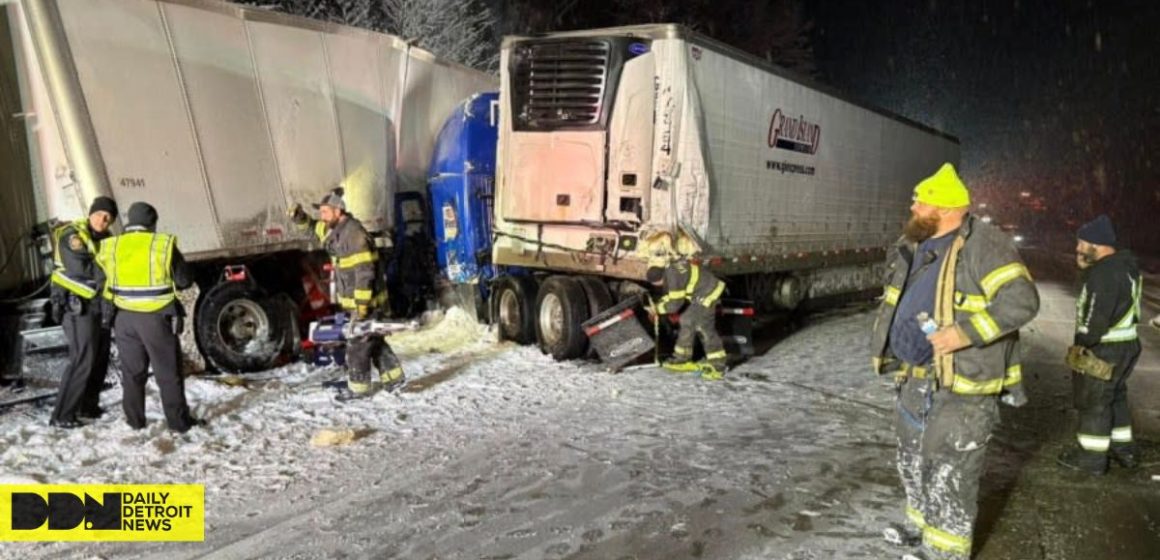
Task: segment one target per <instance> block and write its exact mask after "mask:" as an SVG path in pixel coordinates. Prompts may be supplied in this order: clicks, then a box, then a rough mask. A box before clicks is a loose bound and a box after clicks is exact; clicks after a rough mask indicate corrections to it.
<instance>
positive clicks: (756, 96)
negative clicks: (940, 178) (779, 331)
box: [492, 25, 959, 358]
mask: <svg viewBox="0 0 1160 560" xmlns="http://www.w3.org/2000/svg"><path fill="white" fill-rule="evenodd" d="M501 84H502V85H501V87H502V90H501V92H502V98H503V99H502V109H503V110H502V111H501V115H502V116H501V121H500V131H499V153H498V163H497V167H498V176H497V179H496V188H495V210H494V214H495V216H494V218H495V223H494V230H495V235H496V238H495V244H494V247H493V254H492V259H493V262H494V264H496V265H499V266H508V267H512V266H515V267H521V268H523V269H525V270H527V269H530V270H532V271H534V272H535V274H534V275H533V277H534V278H535V279H543V278H544V277H545V276H551V275H555V276H563V277H565V279H567V278H571V280H570V281H554V282H551V283H542V284H540V283H538V282H537V281H536V280H533V279H532V278H528V277H524V278H519V277H516V276H514V275H505V276H503V277H501V278H499V281H498V282H497V284H496V292H495V293H494V296H493V298H492V300H493V301H494V302H496V303H495V304H494V305H493V311H494V315H495V316H496V317H497V320H498V321H499V323H500V332H501V334H503V336H505V337H507V338H513V339H517V340H521V339H522V340H531V339H532V338H533V337H534V338H536V339H538V340H539V341H540V344H541V346H542V347H543V348H544V349H545V350H546V351H550V352H551V353H552V354H553V355H555V356H557V357H564V358H568V357H575V356H576V355H578V354H579V353H580V352H582V351H583V334H582V333H581V332H580V327H579V323H581V322H583V320H584V319H586V318H587V316H588V315H590V314H593V313H594V312H595V311H596V310H597V309H598V306H596V307H592V306H587V305H584V304H576V303H575V302H572V301H570V300H572V299H575V297H576V294H581V295H582V296H583V295H584V294H585V293H587V297H588V299H589V300H591V299H593V298H594V296H593V295H592V292H593V290H599V288H597V287H594V286H596V285H597V284H602V285H604V286H605V287H606V288H611V289H612V290H622V291H623V289H624V288H625V287H626V286H632V285H635V283H634V282H628V283H625V282H618V280H627V281H635V282H639V281H641V280H643V278H644V272H645V270H646V268H647V264H648V260H649V258H650V256H656V255H659V254H665V253H669V254H674V253H675V254H683V255H688V256H692V257H694V258H696V259H698V260H700V261H701V263H702V264H703V265H705V266H707V267H708V268H709V269H711V270H712V271H713V272H714V273H715V274H718V275H719V276H723V277H725V278H726V279H727V281H728V283H729V289H730V291H731V292H732V293H733V294H734V295H741V296H744V297H748V298H750V299H753V300H754V301H755V302H756V303H757V304H758V305H759V306H760V307H764V308H783V309H786V308H793V307H795V306H797V305H798V304H799V303H800V302H801V301H802V300H803V299H805V298H809V297H822V296H827V295H833V294H837V293H842V292H850V291H858V290H864V289H869V288H872V287H874V286H880V285H881V283H880V278H881V276H880V274H879V272H878V271H877V270H876V269H877V268H878V266H879V265H880V263H881V262H882V261H883V258H884V254H885V253H884V252H885V249H886V247H887V246H888V245H889V244H890V243H891V242H892V241H893V240H894V239H896V238H897V236H898V234H899V231H900V225H901V223H902V222H903V221H904V219H905V217H906V216H907V209H908V207H909V205H910V197H911V192H912V189H913V187H914V185H915V184H916V183H917V182H918V181H919V180H920V179H921V178H923V177H925V176H927V175H929V174H931V173H932V172H934V171H935V170H936V169H937V168H938V167H939V165H941V164H942V163H944V162H952V163H955V164H957V163H958V158H959V146H958V141H957V139H955V138H954V137H952V136H949V135H947V134H945V133H942V132H939V131H937V130H934V129H932V128H930V127H927V126H924V125H921V124H919V123H916V122H913V121H910V120H907V119H905V118H902V117H899V116H897V115H893V114H890V113H888V112H885V111H883V110H881V109H876V108H873V107H870V106H868V105H866V104H863V103H859V102H857V101H854V100H852V99H850V98H848V97H846V96H843V95H841V94H839V93H837V92H836V91H834V90H833V89H832V88H829V87H826V86H822V85H819V84H817V83H814V82H811V81H809V80H806V79H802V78H800V77H797V76H794V75H793V74H791V73H789V72H787V71H785V70H783V69H780V68H778V67H776V66H774V65H771V64H769V63H767V62H766V61H763V60H760V59H758V58H756V57H753V56H751V55H748V54H746V53H743V52H741V51H739V50H737V49H734V48H732V47H729V46H726V45H723V44H721V43H719V42H716V41H714V40H711V39H709V38H707V37H704V36H702V35H699V34H697V33H694V32H692V31H690V30H688V29H685V28H682V27H679V26H674V25H643V26H633V27H620V28H611V29H598V30H590V31H574V32H563V33H551V34H547V35H543V36H537V37H512V38H506V39H505V40H504V44H503V52H502V59H501ZM580 277H587V278H586V279H578V278H580ZM591 277H596V278H598V279H600V282H597V283H593V282H592V278H591ZM569 282H579V283H581V284H582V285H583V287H584V290H580V291H577V289H575V288H572V289H569V288H567V286H568V285H569ZM541 287H542V288H543V289H540V288H541ZM544 290H548V291H550V292H552V293H542V292H543V291H544ZM595 297H596V299H600V300H602V301H608V297H607V294H605V295H597V296H595ZM533 330H534V332H532V331H533Z"/></svg>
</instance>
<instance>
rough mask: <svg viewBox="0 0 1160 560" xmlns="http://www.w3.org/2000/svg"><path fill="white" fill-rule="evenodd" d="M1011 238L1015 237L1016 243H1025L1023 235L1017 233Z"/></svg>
mask: <svg viewBox="0 0 1160 560" xmlns="http://www.w3.org/2000/svg"><path fill="white" fill-rule="evenodd" d="M1011 239H1014V240H1015V242H1016V243H1023V236H1022V235H1016V236H1014V237H1012V238H1011Z"/></svg>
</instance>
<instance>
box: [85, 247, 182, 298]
mask: <svg viewBox="0 0 1160 560" xmlns="http://www.w3.org/2000/svg"><path fill="white" fill-rule="evenodd" d="M176 244H177V238H176V237H174V236H172V235H169V234H167V233H154V232H150V231H143V230H137V231H129V232H127V233H124V234H122V235H118V236H115V237H111V238H109V239H108V240H106V241H105V242H104V243H102V244H101V251H100V252H99V253H98V254H97V262H98V263H99V264H100V265H101V268H103V269H104V271H105V276H106V280H105V292H104V293H105V297H106V298H108V299H111V300H112V301H113V304H114V305H116V306H117V308H118V309H125V310H128V311H137V312H141V313H153V312H156V311H160V310H161V309H163V308H164V307H166V306H167V305H169V304H170V303H172V302H173V300H174V299H176V291H177V287H176V286H175V285H174V282H173V272H172V267H173V251H174V247H175V246H176Z"/></svg>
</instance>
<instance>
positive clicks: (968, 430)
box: [896, 377, 999, 559]
mask: <svg viewBox="0 0 1160 560" xmlns="http://www.w3.org/2000/svg"><path fill="white" fill-rule="evenodd" d="M998 420H999V409H998V402H997V399H995V398H994V397H993V396H969V395H957V394H954V393H951V392H950V391H940V390H936V385H935V381H934V380H933V379H919V378H914V377H911V378H908V379H906V380H905V381H903V383H902V384H901V385H900V387H899V393H898V417H897V425H896V428H897V434H898V473H899V475H900V476H901V478H902V486H903V489H904V490H905V491H906V518H907V524H908V525H909V527H910V529H911V530H912V531H914V532H916V533H921V534H922V547H923V549H924V550H925V551H926V553H927V555H928V556H930V557H932V558H944V559H967V558H970V554H971V538H972V532H973V531H974V527H975V517H976V516H977V514H978V511H979V506H978V502H977V498H978V493H979V477H980V476H981V475H982V473H983V456H984V454H985V451H986V448H987V443H988V441H989V440H990V438H991V430H992V429H993V428H994V426H995V425H996V424H997V423H998Z"/></svg>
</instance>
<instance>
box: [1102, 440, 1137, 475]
mask: <svg viewBox="0 0 1160 560" xmlns="http://www.w3.org/2000/svg"><path fill="white" fill-rule="evenodd" d="M1108 456H1109V457H1111V459H1112V460H1113V461H1115V462H1116V463H1119V465H1120V466H1121V467H1124V468H1125V469H1134V468H1136V467H1137V466H1138V465H1139V464H1140V452H1139V449H1137V448H1136V444H1134V443H1127V444H1122V445H1113V446H1112V447H1111V449H1109V450H1108Z"/></svg>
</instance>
